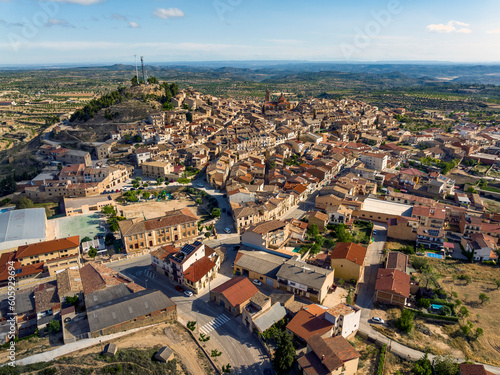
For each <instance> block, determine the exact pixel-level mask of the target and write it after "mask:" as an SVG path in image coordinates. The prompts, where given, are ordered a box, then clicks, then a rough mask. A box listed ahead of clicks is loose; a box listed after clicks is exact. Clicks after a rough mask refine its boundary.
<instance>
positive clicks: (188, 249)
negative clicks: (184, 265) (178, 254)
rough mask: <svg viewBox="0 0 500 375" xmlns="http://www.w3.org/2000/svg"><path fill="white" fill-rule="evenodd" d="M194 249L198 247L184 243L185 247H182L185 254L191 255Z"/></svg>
mask: <svg viewBox="0 0 500 375" xmlns="http://www.w3.org/2000/svg"><path fill="white" fill-rule="evenodd" d="M194 249H196V247H195V246H193V245H184V247H183V248H182V249H181V251H182V252H183V253H184V254H186V255H189V254H191V253H192V252H193V251H194Z"/></svg>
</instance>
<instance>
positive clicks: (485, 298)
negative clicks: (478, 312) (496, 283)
mask: <svg viewBox="0 0 500 375" xmlns="http://www.w3.org/2000/svg"><path fill="white" fill-rule="evenodd" d="M479 300H480V301H481V305H482V304H483V303H485V302H487V303H489V302H490V297H489V296H487V295H486V293H481V294H480V295H479Z"/></svg>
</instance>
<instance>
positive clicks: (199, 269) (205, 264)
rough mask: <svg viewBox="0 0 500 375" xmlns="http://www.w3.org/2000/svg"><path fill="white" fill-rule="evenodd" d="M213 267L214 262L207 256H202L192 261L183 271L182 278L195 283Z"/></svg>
mask: <svg viewBox="0 0 500 375" xmlns="http://www.w3.org/2000/svg"><path fill="white" fill-rule="evenodd" d="M214 267H215V263H214V262H212V261H211V260H210V259H209V258H208V257H203V258H201V259H199V260H197V261H196V262H194V263H193V264H192V265H190V266H189V267H188V269H187V270H186V271H184V278H185V279H186V280H189V281H191V282H192V283H197V282H198V281H200V280H201V279H202V278H203V276H205V275H206V274H207V273H208V272H210V270H212V269H213V268H214Z"/></svg>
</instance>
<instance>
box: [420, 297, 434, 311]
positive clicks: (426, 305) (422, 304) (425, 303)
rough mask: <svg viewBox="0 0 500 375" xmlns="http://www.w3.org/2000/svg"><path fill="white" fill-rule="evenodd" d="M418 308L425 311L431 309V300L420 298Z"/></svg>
mask: <svg viewBox="0 0 500 375" xmlns="http://www.w3.org/2000/svg"><path fill="white" fill-rule="evenodd" d="M417 306H418V307H423V308H424V309H428V308H429V307H431V300H430V299H428V298H420V299H419V300H418V301H417Z"/></svg>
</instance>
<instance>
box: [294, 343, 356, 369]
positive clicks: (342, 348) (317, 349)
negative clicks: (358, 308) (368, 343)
mask: <svg viewBox="0 0 500 375" xmlns="http://www.w3.org/2000/svg"><path fill="white" fill-rule="evenodd" d="M307 344H308V345H309V347H310V348H311V350H312V351H311V352H309V353H308V354H306V355H305V356H303V357H301V358H299V360H298V362H299V364H300V367H301V368H302V369H303V370H304V373H305V374H306V375H323V374H325V375H326V374H331V373H333V372H335V370H337V369H338V368H339V367H341V366H342V365H344V364H345V363H346V362H349V361H351V360H353V359H356V358H359V357H360V356H361V355H360V354H359V353H358V352H357V351H356V350H355V349H354V348H353V347H352V346H351V344H349V342H347V340H346V339H345V338H344V337H342V336H336V337H329V338H326V339H323V338H322V337H321V336H320V335H314V336H312V337H311V338H310V339H309V340H307Z"/></svg>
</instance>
